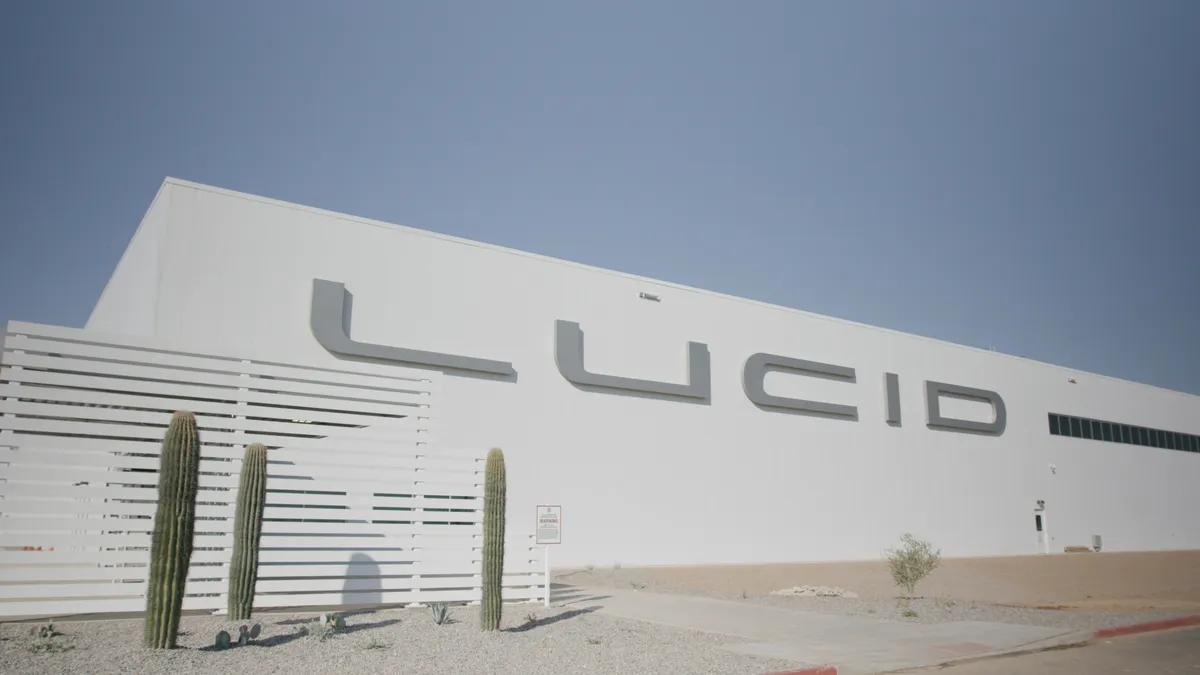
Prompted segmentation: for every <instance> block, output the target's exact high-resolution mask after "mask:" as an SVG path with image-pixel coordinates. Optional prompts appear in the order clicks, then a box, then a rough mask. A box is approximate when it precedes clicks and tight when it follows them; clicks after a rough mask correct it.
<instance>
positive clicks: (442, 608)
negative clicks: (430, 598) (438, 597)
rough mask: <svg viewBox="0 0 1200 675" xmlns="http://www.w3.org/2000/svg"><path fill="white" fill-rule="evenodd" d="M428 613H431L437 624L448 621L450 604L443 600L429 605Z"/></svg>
mask: <svg viewBox="0 0 1200 675" xmlns="http://www.w3.org/2000/svg"><path fill="white" fill-rule="evenodd" d="M429 613H430V614H432V615H433V622H434V623H436V624H437V625H439V626H441V625H444V624H448V623H450V606H449V605H447V604H446V603H444V602H435V603H433V604H431V605H429Z"/></svg>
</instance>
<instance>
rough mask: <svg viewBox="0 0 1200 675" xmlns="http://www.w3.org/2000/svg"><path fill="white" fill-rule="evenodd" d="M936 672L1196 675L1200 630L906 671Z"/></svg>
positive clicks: (946, 674)
mask: <svg viewBox="0 0 1200 675" xmlns="http://www.w3.org/2000/svg"><path fill="white" fill-rule="evenodd" d="M935 671H936V672H939V673H942V674H943V675H1014V674H1019V675H1068V674H1069V675H1083V674H1086V675H1125V674H1126V673H1137V674H1138V675H1184V674H1185V673H1186V674H1187V675H1200V628H1186V629H1182V630H1174V631H1166V632H1162V633H1147V634H1145V635H1133V636H1129V637H1122V638H1113V639H1110V640H1100V641H1098V642H1095V643H1093V644H1091V645H1088V646H1086V647H1076V648H1073V649H1062V650H1056V651H1047V652H1039V653H1036V654H1026V655H1024V656H1011V657H1005V658H998V659H989V660H986V661H977V662H975V663H964V664H962V665H958V666H951V667H949V668H944V669H942V668H927V669H923V670H919V671H909V672H913V673H932V672H935Z"/></svg>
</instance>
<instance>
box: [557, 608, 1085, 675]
mask: <svg viewBox="0 0 1200 675" xmlns="http://www.w3.org/2000/svg"><path fill="white" fill-rule="evenodd" d="M563 591H567V592H562V591H560V592H559V593H557V594H556V595H558V596H560V597H561V601H562V602H563V604H570V605H578V606H588V607H599V609H598V610H597V611H599V612H600V613H602V614H608V615H611V616H617V617H622V618H626V619H634V620H638V621H646V622H650V623H657V624H661V625H666V626H673V627H676V628H685V629H691V630H699V631H706V632H711V633H723V634H725V635H731V636H736V637H739V638H742V639H744V640H745V642H744V643H740V644H733V645H730V646H728V647H726V648H727V649H730V650H732V651H736V652H740V653H743V654H752V655H755V656H765V657H772V658H779V659H785V660H791V661H795V662H796V664H797V668H804V667H815V666H826V665H828V666H837V667H838V673H839V675H865V674H867V673H880V672H888V671H892V670H900V669H904V668H916V667H922V666H930V665H936V664H940V663H945V662H947V661H952V660H958V659H963V658H969V657H974V656H982V655H985V654H992V653H998V652H1005V651H1014V650H1017V649H1022V648H1029V647H1033V646H1049V645H1053V644H1062V643H1069V642H1074V641H1077V640H1080V639H1086V637H1088V636H1087V635H1082V636H1081V635H1079V634H1075V633H1072V632H1070V631H1065V630H1063V629H1061V628H1044V627H1040V626H1023V625H1016V624H1005V623H988V622H980V621H956V622H951V623H937V624H917V623H906V622H901V621H891V620H887V619H875V618H870V617H860V616H838V615H831V614H820V613H816V612H804V611H797V610H789V609H780V608H775V607H766V606H762V605H756V604H752V603H743V602H732V601H727V600H714V599H710V598H701V597H693V596H684V595H667V594H660V593H647V592H644V591H626V590H613V589H600V588H597V589H583V588H578V587H576V588H571V589H563ZM556 600H558V598H556ZM555 604H558V602H555Z"/></svg>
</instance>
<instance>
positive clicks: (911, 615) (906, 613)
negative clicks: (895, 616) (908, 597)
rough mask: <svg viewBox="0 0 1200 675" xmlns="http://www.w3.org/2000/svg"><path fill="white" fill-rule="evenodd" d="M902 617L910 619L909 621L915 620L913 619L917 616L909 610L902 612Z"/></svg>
mask: <svg viewBox="0 0 1200 675" xmlns="http://www.w3.org/2000/svg"><path fill="white" fill-rule="evenodd" d="M904 616H906V617H908V618H910V619H915V618H916V617H917V616H918V615H917V613H916V612H914V611H913V610H911V609H906V610H904Z"/></svg>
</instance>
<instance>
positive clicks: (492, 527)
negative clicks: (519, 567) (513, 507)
mask: <svg viewBox="0 0 1200 675" xmlns="http://www.w3.org/2000/svg"><path fill="white" fill-rule="evenodd" d="M506 490H507V488H506V486H505V479H504V453H503V452H501V451H500V449H499V448H492V449H491V451H490V452H488V456H487V465H486V466H485V468H484V479H483V602H482V607H481V608H480V609H481V617H480V626H481V627H482V628H483V630H497V629H498V628H500V612H501V608H502V598H501V595H500V585H501V580H502V577H503V575H504V503H505V492H506Z"/></svg>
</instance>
